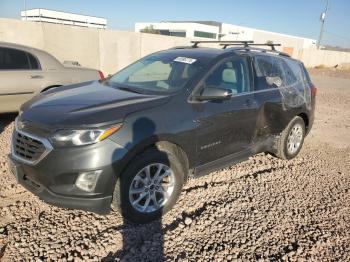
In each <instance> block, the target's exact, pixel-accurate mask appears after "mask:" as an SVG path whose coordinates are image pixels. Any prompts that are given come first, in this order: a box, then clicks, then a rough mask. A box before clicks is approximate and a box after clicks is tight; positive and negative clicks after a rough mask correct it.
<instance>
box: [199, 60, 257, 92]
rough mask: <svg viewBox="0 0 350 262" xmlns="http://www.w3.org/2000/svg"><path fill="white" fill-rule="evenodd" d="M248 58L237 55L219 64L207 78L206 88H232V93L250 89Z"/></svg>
mask: <svg viewBox="0 0 350 262" xmlns="http://www.w3.org/2000/svg"><path fill="white" fill-rule="evenodd" d="M248 68H249V67H248V64H247V60H246V59H245V58H242V57H235V58H232V59H230V60H228V61H226V62H223V63H222V64H221V65H219V66H218V67H217V68H216V69H215V70H214V71H213V72H212V73H211V74H210V75H209V76H208V77H207V79H206V80H205V88H210V87H218V88H224V89H230V90H231V91H232V94H239V93H244V92H249V91H250V84H249V71H248V70H249V69H248Z"/></svg>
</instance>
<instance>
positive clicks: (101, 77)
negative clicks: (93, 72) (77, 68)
mask: <svg viewBox="0 0 350 262" xmlns="http://www.w3.org/2000/svg"><path fill="white" fill-rule="evenodd" d="M98 74H99V75H100V80H104V79H105V76H104V75H103V73H102V71H98Z"/></svg>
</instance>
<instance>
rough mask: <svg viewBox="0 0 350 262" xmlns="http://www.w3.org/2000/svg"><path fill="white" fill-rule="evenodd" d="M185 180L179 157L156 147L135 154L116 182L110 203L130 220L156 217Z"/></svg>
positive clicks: (174, 198) (169, 204)
mask: <svg viewBox="0 0 350 262" xmlns="http://www.w3.org/2000/svg"><path fill="white" fill-rule="evenodd" d="M183 183H184V173H183V168H182V166H181V164H180V161H178V158H177V157H176V156H175V155H174V154H173V153H172V152H167V151H160V150H158V149H156V148H152V149H149V150H146V151H145V152H143V153H142V154H140V155H138V156H136V157H135V158H134V159H133V160H132V161H131V163H130V164H129V165H128V167H127V168H126V170H125V172H123V173H122V174H121V176H120V178H119V179H118V181H117V183H116V187H115V190H114V196H113V203H112V205H113V206H114V207H117V208H118V210H119V211H120V212H121V214H122V215H123V217H124V218H125V219H126V220H128V221H130V222H133V223H148V222H150V221H152V220H155V219H159V218H161V217H162V215H164V214H165V213H166V212H168V211H169V210H170V209H171V208H172V207H173V206H174V205H175V203H176V201H177V199H178V197H179V195H180V193H181V189H182V186H183Z"/></svg>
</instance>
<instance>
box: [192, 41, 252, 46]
mask: <svg viewBox="0 0 350 262" xmlns="http://www.w3.org/2000/svg"><path fill="white" fill-rule="evenodd" d="M191 43H192V44H193V45H192V47H193V48H196V47H198V44H223V45H225V44H226V45H229V44H240V45H242V44H244V46H248V44H252V43H254V41H252V40H243V41H218V40H203V41H191Z"/></svg>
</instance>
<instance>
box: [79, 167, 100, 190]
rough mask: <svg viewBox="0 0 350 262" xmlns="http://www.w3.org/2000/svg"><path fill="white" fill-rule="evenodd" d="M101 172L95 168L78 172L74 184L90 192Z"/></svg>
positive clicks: (93, 188)
mask: <svg viewBox="0 0 350 262" xmlns="http://www.w3.org/2000/svg"><path fill="white" fill-rule="evenodd" d="M101 172H102V170H95V171H90V172H84V173H80V174H79V176H78V178H77V181H75V185H76V186H77V187H78V188H80V189H82V190H84V191H88V192H92V191H94V190H95V187H96V183H97V180H98V178H99V176H100V174H101Z"/></svg>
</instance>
